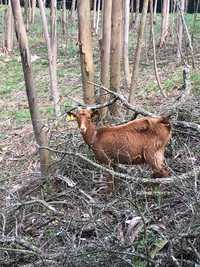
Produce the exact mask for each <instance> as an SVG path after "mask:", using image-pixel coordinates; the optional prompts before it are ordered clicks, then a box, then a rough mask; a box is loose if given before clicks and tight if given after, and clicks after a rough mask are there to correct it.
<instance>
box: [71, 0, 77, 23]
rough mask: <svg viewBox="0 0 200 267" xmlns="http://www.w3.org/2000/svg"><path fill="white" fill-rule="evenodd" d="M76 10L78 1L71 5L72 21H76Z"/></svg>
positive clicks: (74, 0) (73, 1) (73, 0)
mask: <svg viewBox="0 0 200 267" xmlns="http://www.w3.org/2000/svg"><path fill="white" fill-rule="evenodd" d="M75 10H76V0H72V5H71V19H72V21H74V19H75Z"/></svg>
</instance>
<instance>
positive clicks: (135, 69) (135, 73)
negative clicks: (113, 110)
mask: <svg viewBox="0 0 200 267" xmlns="http://www.w3.org/2000/svg"><path fill="white" fill-rule="evenodd" d="M148 3H149V0H144V2H143V9H142V16H141V22H140V28H139V33H138V38H137V47H136V51H135V56H134V64H133V72H132V77H131V87H130V93H129V102H130V103H131V104H133V102H134V95H135V90H136V87H137V79H138V73H139V63H140V57H141V51H142V46H143V42H144V30H145V23H146V17H147V9H148Z"/></svg>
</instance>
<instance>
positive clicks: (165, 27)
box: [160, 0, 170, 48]
mask: <svg viewBox="0 0 200 267" xmlns="http://www.w3.org/2000/svg"><path fill="white" fill-rule="evenodd" d="M169 3H170V2H169V0H163V7H162V22H161V36H160V48H161V47H163V45H164V44H165V42H166V39H167V36H168V33H169V32H168V31H169Z"/></svg>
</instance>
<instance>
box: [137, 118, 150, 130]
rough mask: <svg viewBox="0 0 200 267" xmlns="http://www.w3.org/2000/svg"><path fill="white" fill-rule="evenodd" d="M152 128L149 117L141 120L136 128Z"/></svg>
mask: <svg viewBox="0 0 200 267" xmlns="http://www.w3.org/2000/svg"><path fill="white" fill-rule="evenodd" d="M150 128H151V123H150V121H149V120H148V119H144V120H143V121H140V123H138V125H137V126H136V130H137V131H138V132H145V131H147V130H149V129H150Z"/></svg>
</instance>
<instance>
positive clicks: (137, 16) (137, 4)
mask: <svg viewBox="0 0 200 267" xmlns="http://www.w3.org/2000/svg"><path fill="white" fill-rule="evenodd" d="M139 21H140V0H136V11H135V29H136V30H137V29H138V25H139Z"/></svg>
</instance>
